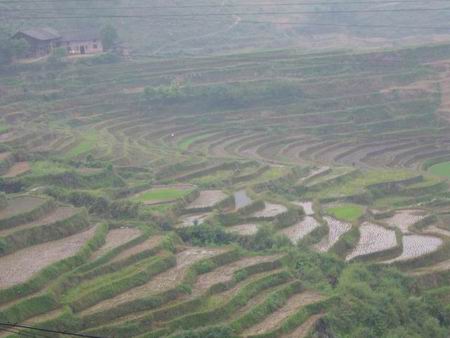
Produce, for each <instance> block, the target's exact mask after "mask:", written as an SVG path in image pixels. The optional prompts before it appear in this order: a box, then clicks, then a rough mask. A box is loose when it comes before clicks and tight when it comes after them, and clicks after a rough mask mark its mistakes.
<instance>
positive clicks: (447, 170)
mask: <svg viewBox="0 0 450 338" xmlns="http://www.w3.org/2000/svg"><path fill="white" fill-rule="evenodd" d="M428 171H429V172H430V173H431V174H433V175H436V176H441V177H446V178H450V161H449V162H442V163H438V164H435V165H433V166H431V167H430V168H429V169H428Z"/></svg>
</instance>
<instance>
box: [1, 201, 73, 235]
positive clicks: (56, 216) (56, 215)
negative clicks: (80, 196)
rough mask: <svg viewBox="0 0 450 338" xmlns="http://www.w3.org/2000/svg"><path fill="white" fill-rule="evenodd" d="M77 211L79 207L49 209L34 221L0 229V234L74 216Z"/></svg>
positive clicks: (7, 233)
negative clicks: (49, 210) (48, 211)
mask: <svg viewBox="0 0 450 338" xmlns="http://www.w3.org/2000/svg"><path fill="white" fill-rule="evenodd" d="M77 212H80V209H76V208H72V207H59V208H56V209H55V210H53V211H51V212H50V213H49V214H47V215H46V216H44V217H43V218H40V219H38V220H36V221H33V222H29V223H24V224H21V225H18V226H15V227H13V228H9V229H4V230H0V236H1V237H4V236H8V235H10V234H12V233H14V232H16V231H19V230H25V229H30V228H33V227H38V226H43V225H47V224H52V223H56V222H60V221H63V220H65V219H68V218H70V217H72V216H74V215H75V214H76V213H77Z"/></svg>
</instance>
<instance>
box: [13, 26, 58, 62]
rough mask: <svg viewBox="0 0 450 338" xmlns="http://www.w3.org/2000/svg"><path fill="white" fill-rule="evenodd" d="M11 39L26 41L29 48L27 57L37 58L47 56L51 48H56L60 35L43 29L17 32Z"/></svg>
mask: <svg viewBox="0 0 450 338" xmlns="http://www.w3.org/2000/svg"><path fill="white" fill-rule="evenodd" d="M12 38H13V39H24V40H26V41H27V42H28V44H29V46H30V48H29V50H28V53H27V56H28V57H39V56H44V55H48V54H49V53H50V51H51V50H52V49H53V48H55V47H58V43H59V41H60V40H61V35H60V34H59V33H58V32H57V31H56V30H54V29H52V28H47V27H45V28H33V29H28V30H23V31H18V32H17V33H16V34H15V35H14V36H13V37H12Z"/></svg>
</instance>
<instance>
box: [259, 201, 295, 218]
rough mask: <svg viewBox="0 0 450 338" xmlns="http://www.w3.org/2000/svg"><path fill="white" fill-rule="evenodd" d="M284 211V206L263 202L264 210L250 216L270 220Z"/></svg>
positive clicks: (285, 209)
mask: <svg viewBox="0 0 450 338" xmlns="http://www.w3.org/2000/svg"><path fill="white" fill-rule="evenodd" d="M286 211H287V208H286V207H285V206H284V205H281V204H274V203H268V202H264V209H262V210H259V211H257V212H255V213H254V214H253V215H252V216H253V217H258V218H271V217H275V216H278V215H280V214H282V213H283V212H286Z"/></svg>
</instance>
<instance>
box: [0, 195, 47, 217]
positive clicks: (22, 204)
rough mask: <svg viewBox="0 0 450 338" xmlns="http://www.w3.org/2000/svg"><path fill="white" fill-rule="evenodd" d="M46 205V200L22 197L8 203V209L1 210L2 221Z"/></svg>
mask: <svg viewBox="0 0 450 338" xmlns="http://www.w3.org/2000/svg"><path fill="white" fill-rule="evenodd" d="M43 203H45V199H43V198H39V197H32V196H22V197H17V198H14V199H11V200H9V201H8V205H7V206H6V208H4V209H1V210H0V219H6V218H9V217H12V216H15V215H18V214H21V213H25V212H29V211H31V210H33V209H35V208H37V207H39V205H41V204H43Z"/></svg>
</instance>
